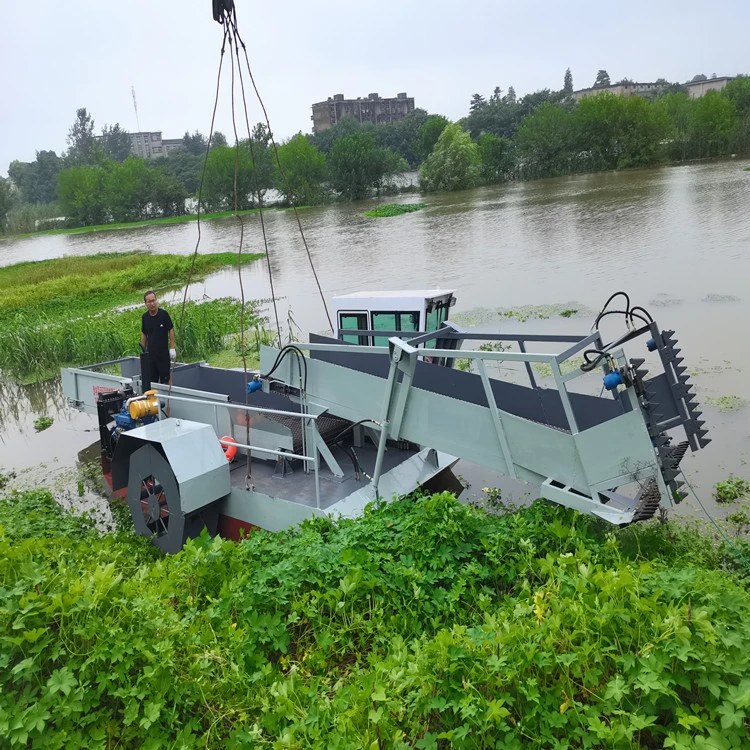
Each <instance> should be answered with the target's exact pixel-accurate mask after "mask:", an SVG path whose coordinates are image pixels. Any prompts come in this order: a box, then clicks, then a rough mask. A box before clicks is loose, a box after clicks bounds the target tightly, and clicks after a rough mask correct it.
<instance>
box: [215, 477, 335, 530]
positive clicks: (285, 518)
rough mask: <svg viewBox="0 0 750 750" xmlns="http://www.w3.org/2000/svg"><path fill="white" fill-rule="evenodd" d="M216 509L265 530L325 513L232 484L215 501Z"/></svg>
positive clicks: (275, 528) (298, 522) (282, 526)
mask: <svg viewBox="0 0 750 750" xmlns="http://www.w3.org/2000/svg"><path fill="white" fill-rule="evenodd" d="M282 488H283V486H280V488H279V489H282ZM219 512H220V513H221V514H222V515H225V516H229V517H230V518H236V519H238V520H239V521H244V522H245V523H249V524H252V525H253V526H258V527H260V528H261V529H266V530H267V531H283V530H284V529H289V528H291V527H293V526H297V525H298V524H300V523H302V521H304V520H305V519H307V518H314V517H315V516H324V515H326V512H325V511H323V510H318V509H317V508H314V507H310V506H308V505H302V504H300V503H295V502H292V501H290V500H285V499H284V498H282V497H271V496H270V495H264V494H263V493H262V492H255V491H252V490H243V489H238V488H236V487H235V488H234V489H232V491H231V492H230V493H229V495H228V496H227V497H225V498H224V499H223V500H222V501H221V502H220V503H219Z"/></svg>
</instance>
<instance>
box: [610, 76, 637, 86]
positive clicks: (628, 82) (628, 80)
mask: <svg viewBox="0 0 750 750" xmlns="http://www.w3.org/2000/svg"><path fill="white" fill-rule="evenodd" d="M634 83H635V81H634V80H633V79H632V78H627V77H626V78H621V79H620V80H619V81H617V82H616V84H615V85H616V86H632V85H633V84H634Z"/></svg>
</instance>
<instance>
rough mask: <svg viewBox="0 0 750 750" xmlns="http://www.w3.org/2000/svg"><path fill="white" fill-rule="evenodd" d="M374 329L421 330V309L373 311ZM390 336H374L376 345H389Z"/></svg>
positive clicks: (393, 330)
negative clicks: (410, 310)
mask: <svg viewBox="0 0 750 750" xmlns="http://www.w3.org/2000/svg"><path fill="white" fill-rule="evenodd" d="M370 316H371V318H372V330H373V331H389V332H396V331H410V332H417V331H419V311H415V312H400V311H396V312H371V313H370ZM388 339H389V336H375V337H373V344H374V345H375V346H388Z"/></svg>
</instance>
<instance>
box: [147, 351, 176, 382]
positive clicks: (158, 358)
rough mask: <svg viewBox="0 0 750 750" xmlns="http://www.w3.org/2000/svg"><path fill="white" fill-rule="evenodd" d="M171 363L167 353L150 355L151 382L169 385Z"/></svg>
mask: <svg viewBox="0 0 750 750" xmlns="http://www.w3.org/2000/svg"><path fill="white" fill-rule="evenodd" d="M170 369H171V363H170V361H169V352H164V354H161V353H156V354H155V353H152V354H151V382H152V383H162V384H163V385H167V384H168V383H169V375H170V372H169V371H170Z"/></svg>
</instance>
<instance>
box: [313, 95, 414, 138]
mask: <svg viewBox="0 0 750 750" xmlns="http://www.w3.org/2000/svg"><path fill="white" fill-rule="evenodd" d="M413 111H414V97H411V96H407V95H406V93H405V92H404V93H401V94H397V95H396V96H395V97H392V98H381V97H380V96H379V95H378V94H377V93H375V94H369V95H368V96H366V97H359V96H358V97H357V98H356V99H345V98H344V95H343V94H335V95H334V96H333V97H330V96H329V97H328V99H327V100H326V101H324V102H318V103H317V104H313V105H312V115H311V116H310V119H311V120H312V121H313V133H317V132H319V131H321V130H327V129H328V128H330V127H333V126H334V125H335V124H336V123H337V122H340V120H341V118H342V117H347V116H348V117H354V119H356V120H359V122H372V123H374V124H376V125H380V124H382V123H388V122H397V121H398V120H403V119H404V117H406V115H408V114H409V112H413Z"/></svg>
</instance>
